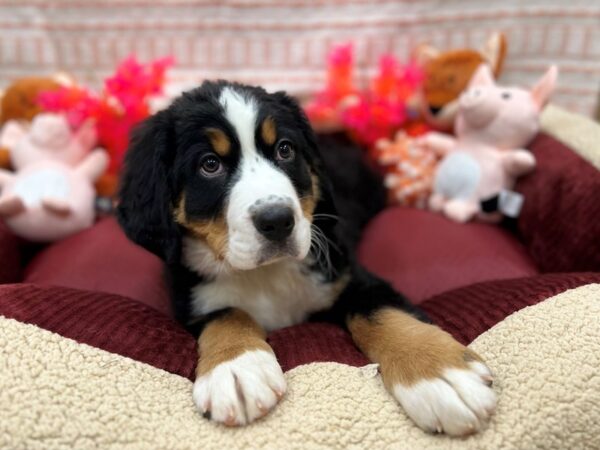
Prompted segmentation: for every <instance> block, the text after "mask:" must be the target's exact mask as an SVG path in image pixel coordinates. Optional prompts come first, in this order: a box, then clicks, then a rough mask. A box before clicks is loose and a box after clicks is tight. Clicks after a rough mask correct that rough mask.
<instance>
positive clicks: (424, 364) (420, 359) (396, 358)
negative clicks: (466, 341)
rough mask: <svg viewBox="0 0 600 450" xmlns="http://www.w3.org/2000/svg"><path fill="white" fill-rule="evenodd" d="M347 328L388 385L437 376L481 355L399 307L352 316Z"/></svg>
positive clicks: (404, 383) (415, 381) (465, 366)
mask: <svg viewBox="0 0 600 450" xmlns="http://www.w3.org/2000/svg"><path fill="white" fill-rule="evenodd" d="M348 328H349V330H350V332H351V333H352V338H353V339H354V342H355V343H356V344H357V346H358V347H359V348H360V349H361V350H362V351H363V352H364V353H365V354H366V355H367V356H368V357H369V359H371V361H374V362H376V363H378V364H379V365H380V370H381V376H382V378H383V382H384V383H385V385H386V387H387V388H388V389H392V388H393V386H394V385H396V384H398V383H401V384H403V385H407V386H410V385H412V384H415V383H417V382H418V381H420V380H423V379H432V378H436V377H440V376H441V375H442V371H443V370H444V369H446V368H453V367H454V368H461V369H465V368H467V362H468V361H473V360H477V361H480V360H481V358H480V357H479V356H478V355H477V354H476V353H474V352H473V351H471V350H469V349H467V348H466V347H464V346H463V345H461V344H459V343H458V342H456V341H455V340H454V338H453V337H452V336H450V335H449V334H448V333H446V332H445V331H442V330H441V329H439V328H438V327H436V326H434V325H429V324H426V323H423V322H420V321H419V320H417V319H415V318H414V317H412V316H411V315H409V314H407V313H405V312H402V311H400V310H396V309H392V308H385V309H381V310H379V311H377V312H376V313H375V314H373V315H372V316H371V317H370V318H369V317H365V316H360V315H357V316H354V317H352V318H351V319H350V320H349V321H348Z"/></svg>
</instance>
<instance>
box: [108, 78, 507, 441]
mask: <svg viewBox="0 0 600 450" xmlns="http://www.w3.org/2000/svg"><path fill="white" fill-rule="evenodd" d="M325 151H326V150H325ZM346 195H347V196H352V193H351V192H349V193H346ZM357 195H358V194H357ZM117 213H118V217H119V221H120V223H121V225H122V226H123V228H124V230H125V232H126V234H127V235H128V236H129V238H130V239H132V240H133V241H134V242H136V243H138V244H139V245H141V246H143V247H145V248H147V249H148V250H150V251H152V252H154V253H156V254H157V255H159V256H160V257H161V258H163V259H164V261H165V262H166V266H167V269H168V270H167V272H168V274H169V277H170V284H171V286H172V289H173V293H172V295H173V297H172V298H173V310H174V314H175V316H176V318H177V319H178V320H179V321H180V322H181V323H182V324H183V325H185V326H186V327H187V328H188V329H189V330H190V331H192V332H194V333H195V334H196V335H197V337H198V352H199V361H198V365H197V370H196V381H195V383H194V387H193V399H194V402H195V404H196V406H197V407H198V409H199V410H200V411H201V412H202V413H204V415H205V416H206V417H208V418H210V419H212V420H214V421H216V422H220V423H223V424H226V425H231V426H234V425H243V424H247V423H250V422H252V421H254V420H256V419H258V418H260V417H262V416H264V415H265V414H266V413H267V412H268V411H269V410H271V409H272V408H273V407H274V406H275V405H276V404H277V402H278V401H279V400H280V399H281V398H282V396H283V395H284V393H285V391H286V382H285V379H284V376H283V373H282V371H281V368H280V366H279V364H278V362H277V359H276V358H275V355H274V354H273V350H272V349H271V347H270V346H269V344H268V343H267V341H266V333H267V332H268V331H270V330H275V329H277V328H281V327H287V326H290V325H294V324H297V323H299V322H302V321H305V320H308V319H312V318H316V319H317V320H325V321H331V322H334V323H337V324H339V325H341V326H343V327H345V329H347V330H348V332H349V333H350V334H351V336H352V339H353V340H354V342H355V343H356V345H357V346H358V348H359V349H360V350H361V351H363V352H364V353H365V355H367V357H368V358H369V359H370V360H371V361H373V362H374V363H377V364H379V368H380V372H381V376H382V379H383V382H384V384H385V386H386V388H387V389H388V391H389V392H390V394H391V395H392V396H393V397H394V398H395V399H396V400H397V401H398V402H399V403H400V404H401V405H402V406H403V408H404V410H405V411H406V413H407V414H408V415H409V416H410V417H411V418H412V419H413V420H414V421H415V422H416V424H417V425H419V426H420V427H421V428H423V429H424V430H427V431H430V432H445V433H448V434H450V435H465V434H470V433H473V432H476V431H477V430H479V429H480V428H481V427H482V425H483V424H484V423H485V422H486V420H487V419H488V417H489V416H490V414H492V412H493V410H494V407H495V403H496V399H495V395H494V392H493V391H492V389H491V387H490V386H491V381H492V375H491V373H490V371H489V369H488V368H487V367H486V365H485V364H484V363H483V361H482V359H481V357H480V356H478V355H477V354H475V353H474V352H473V351H471V350H470V349H467V348H466V347H464V346H463V345H461V344H459V343H458V342H457V341H455V340H454V339H453V338H452V337H451V336H450V335H449V334H448V333H446V332H444V331H442V330H441V329H439V328H438V327H436V326H433V325H431V324H429V323H427V319H426V318H425V317H424V315H423V314H422V313H421V312H420V311H419V310H418V309H417V308H415V307H414V306H412V305H411V304H410V303H409V302H408V301H407V300H406V299H405V298H404V297H402V296H401V295H400V294H398V293H396V292H395V291H394V290H393V289H392V288H391V287H390V286H389V285H388V284H387V283H386V282H384V281H382V280H380V279H378V278H377V277H375V276H373V275H371V274H369V273H368V272H366V271H365V270H364V269H362V268H361V267H360V266H359V265H358V264H357V263H356V261H355V258H354V256H353V254H352V245H351V243H349V242H348V240H347V239H346V238H347V234H348V233H347V230H345V227H344V226H343V223H341V222H343V220H342V219H341V218H339V217H338V213H337V210H336V200H335V199H334V191H333V189H332V185H331V183H330V181H329V179H328V176H327V173H326V168H325V166H324V164H323V158H322V156H321V154H320V151H319V148H318V146H317V144H316V137H315V135H314V133H313V131H312V129H311V127H310V125H309V123H308V121H307V118H306V116H305V115H304V113H303V112H302V110H301V108H300V107H299V105H298V103H297V102H296V101H295V100H294V99H292V98H291V97H289V96H287V95H286V94H285V93H283V92H276V93H267V92H266V91H265V90H263V89H261V88H258V87H250V86H245V85H240V84H236V83H229V82H224V81H220V82H205V83H204V84H202V86H201V87H199V88H197V89H194V90H191V91H189V92H186V93H184V94H183V95H181V96H180V97H179V98H177V99H176V100H174V102H173V103H172V104H171V106H170V107H168V108H167V109H165V110H163V111H160V112H158V113H157V114H155V115H154V116H152V117H150V118H149V119H147V120H146V121H145V122H144V123H143V124H142V125H141V126H140V127H139V128H138V129H137V130H136V132H135V133H134V134H133V136H132V139H131V143H130V148H129V151H128V153H127V157H126V164H125V170H124V175H123V178H122V182H121V189H120V204H119V206H118V210H117Z"/></svg>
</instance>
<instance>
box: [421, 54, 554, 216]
mask: <svg viewBox="0 0 600 450" xmlns="http://www.w3.org/2000/svg"><path fill="white" fill-rule="evenodd" d="M557 76H558V70H557V68H556V67H555V66H552V67H550V69H549V70H548V71H547V72H546V74H545V75H544V76H543V77H542V78H541V79H540V80H539V81H538V82H537V83H536V85H535V86H534V87H533V88H532V89H531V90H530V91H527V90H525V89H520V88H515V87H502V86H497V85H496V84H495V82H494V78H493V76H492V73H491V71H490V68H489V67H488V66H487V65H482V66H480V67H479V68H478V69H477V71H476V72H475V74H474V75H473V78H472V79H471V81H470V83H469V86H468V88H467V89H466V90H465V91H464V92H463V94H462V95H461V96H460V99H459V110H458V115H457V118H456V123H455V134H456V137H452V136H449V135H445V134H441V133H435V132H433V133H427V134H426V135H425V136H423V137H422V138H420V139H419V140H418V142H419V144H420V145H424V146H426V147H429V148H430V149H433V150H434V151H436V152H437V153H438V154H440V155H442V156H443V157H442V160H441V161H440V163H439V165H438V167H437V169H436V173H435V176H434V186H433V193H432V195H431V197H430V199H429V207H430V209H432V210H433V211H440V212H442V213H443V214H444V215H446V216H447V217H449V218H451V219H453V220H455V221H457V222H467V221H468V220H470V219H472V218H473V217H475V216H477V217H479V218H481V219H484V220H499V219H500V218H501V217H502V215H503V214H504V215H506V216H509V217H516V216H517V215H518V213H519V211H520V208H521V204H522V202H523V199H522V197H521V196H520V194H517V193H514V192H511V191H510V190H511V189H512V188H513V185H514V182H515V180H516V179H517V177H519V176H521V175H525V174H527V173H529V172H531V171H532V170H533V169H534V168H535V158H534V157H533V155H532V154H531V153H530V152H529V151H527V150H525V149H524V147H525V146H526V145H527V144H528V143H529V142H530V141H531V140H532V139H533V137H534V136H535V135H536V134H537V132H538V130H539V117H540V113H541V111H542V109H543V108H544V106H545V104H546V102H547V101H548V98H549V97H550V94H551V93H552V91H553V90H554V86H555V84H556V79H557Z"/></svg>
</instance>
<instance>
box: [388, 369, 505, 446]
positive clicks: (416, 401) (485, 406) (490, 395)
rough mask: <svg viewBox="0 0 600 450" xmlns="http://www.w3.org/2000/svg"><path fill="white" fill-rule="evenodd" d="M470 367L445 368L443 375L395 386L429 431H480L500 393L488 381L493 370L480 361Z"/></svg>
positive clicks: (397, 395) (412, 415) (404, 403)
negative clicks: (495, 392)
mask: <svg viewBox="0 0 600 450" xmlns="http://www.w3.org/2000/svg"><path fill="white" fill-rule="evenodd" d="M469 366H470V370H464V369H445V370H444V372H443V374H442V377H441V378H435V379H427V380H422V381H419V382H418V383H416V384H413V385H410V386H405V385H402V384H397V385H396V386H394V388H393V395H394V397H395V398H396V399H397V400H398V402H400V404H401V405H402V407H403V408H404V410H405V411H406V413H407V414H408V416H409V417H410V418H411V419H413V420H414V421H415V423H416V424H417V425H418V426H419V427H421V428H423V429H424V430H426V431H430V432H440V433H441V432H445V433H447V434H449V435H454V436H464V435H467V434H471V433H474V432H476V431H478V430H479V429H480V428H481V427H482V426H483V424H484V423H485V422H486V421H487V419H488V418H489V416H490V414H491V413H492V412H493V411H494V409H495V407H496V395H495V394H494V391H493V390H492V389H491V388H490V387H489V386H488V385H487V384H486V381H487V380H488V379H489V378H490V372H489V370H488V369H487V367H485V365H483V364H481V363H479V362H472V363H470V364H469Z"/></svg>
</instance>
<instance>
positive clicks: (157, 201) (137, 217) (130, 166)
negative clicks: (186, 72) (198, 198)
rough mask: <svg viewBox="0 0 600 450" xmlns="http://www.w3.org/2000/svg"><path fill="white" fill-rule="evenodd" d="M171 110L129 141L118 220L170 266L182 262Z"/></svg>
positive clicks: (131, 236)
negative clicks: (175, 210)
mask: <svg viewBox="0 0 600 450" xmlns="http://www.w3.org/2000/svg"><path fill="white" fill-rule="evenodd" d="M173 134H174V133H173V128H172V120H171V117H170V112H169V111H168V110H165V111H161V112H159V113H157V114H155V115H154V116H152V117H150V118H148V119H146V121H144V122H143V123H142V124H140V126H138V127H137V128H136V129H135V130H134V132H133V134H132V136H131V139H130V142H129V149H128V150H127V154H126V156H125V164H124V169H123V174H122V176H121V184H120V189H119V205H118V206H117V217H118V220H119V223H120V224H121V226H122V227H123V229H124V230H125V233H126V234H127V236H128V237H129V239H131V240H132V241H134V242H135V243H137V244H138V245H141V246H142V247H144V248H146V249H148V250H150V251H151V252H153V253H155V254H156V255H158V256H159V257H161V258H162V259H163V260H165V261H166V262H167V263H175V262H177V261H179V257H180V252H181V234H180V231H179V227H178V225H177V224H176V223H175V221H174V218H173V213H172V211H173V203H174V201H175V199H174V187H173V184H174V183H173V180H172V174H171V171H170V170H169V168H170V167H171V165H172V163H173V159H174V157H175V147H174V142H173V141H174V136H173Z"/></svg>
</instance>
